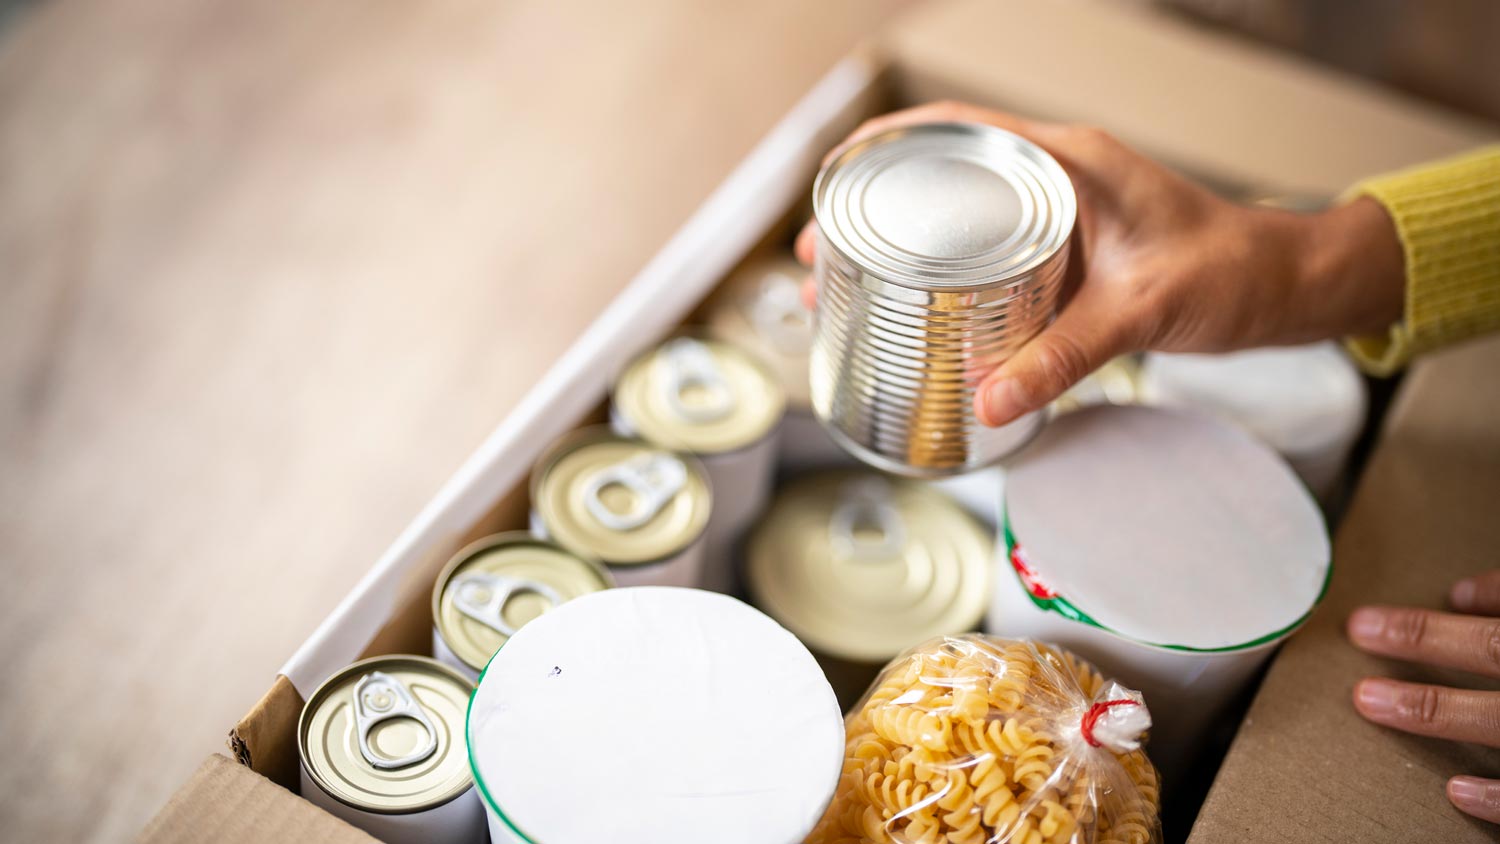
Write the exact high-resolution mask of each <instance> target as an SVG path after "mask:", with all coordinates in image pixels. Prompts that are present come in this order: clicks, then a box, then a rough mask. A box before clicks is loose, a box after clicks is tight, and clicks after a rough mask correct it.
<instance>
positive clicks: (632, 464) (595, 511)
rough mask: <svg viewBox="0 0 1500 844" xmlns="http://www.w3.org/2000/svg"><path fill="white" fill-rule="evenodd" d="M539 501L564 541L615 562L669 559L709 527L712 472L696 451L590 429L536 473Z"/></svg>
mask: <svg viewBox="0 0 1500 844" xmlns="http://www.w3.org/2000/svg"><path fill="white" fill-rule="evenodd" d="M531 506H532V507H533V508H534V509H535V510H536V513H537V516H538V517H539V518H540V519H541V522H542V524H543V526H545V527H546V530H547V534H548V535H549V536H550V537H551V538H552V539H553V540H555V541H556V542H557V543H558V544H559V545H561V546H563V547H564V548H567V549H569V550H571V551H573V552H575V553H578V554H582V555H584V556H589V557H595V558H597V559H600V560H603V561H604V562H606V563H608V564H610V565H637V564H642V563H654V562H658V561H661V560H665V559H668V558H670V557H672V556H673V555H675V554H677V553H678V552H680V551H682V550H683V549H685V548H687V547H688V546H689V545H691V544H692V543H693V542H694V541H696V540H697V539H698V537H699V536H701V535H702V534H703V530H704V528H706V527H707V526H708V516H709V511H710V506H711V496H710V493H709V485H708V475H707V473H706V472H705V471H704V469H703V464H702V463H699V462H698V460H697V458H695V457H693V456H692V455H690V454H683V453H681V452H674V451H669V450H667V449H664V448H661V447H658V446H654V445H650V444H648V443H645V442H642V441H641V440H635V439H627V438H624V437H619V436H616V435H614V434H612V433H610V432H609V431H608V429H605V428H590V429H585V430H583V431H579V432H576V433H574V434H573V435H570V436H568V437H564V438H563V439H562V440H561V441H560V442H558V443H557V444H556V445H554V446H553V448H552V450H551V451H550V452H549V453H548V456H547V457H545V458H543V460H542V463H541V464H540V465H539V467H538V468H537V470H536V471H535V472H533V473H532V489H531Z"/></svg>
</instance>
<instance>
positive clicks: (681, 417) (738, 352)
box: [614, 336, 786, 454]
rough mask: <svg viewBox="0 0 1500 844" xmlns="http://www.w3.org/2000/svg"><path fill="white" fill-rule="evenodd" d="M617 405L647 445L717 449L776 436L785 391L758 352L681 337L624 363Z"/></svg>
mask: <svg viewBox="0 0 1500 844" xmlns="http://www.w3.org/2000/svg"><path fill="white" fill-rule="evenodd" d="M614 406H615V411H616V412H617V414H618V415H619V417H620V419H621V421H623V422H624V423H625V425H626V427H628V428H629V429H630V432H631V433H633V434H635V435H637V436H639V437H641V438H642V439H644V440H647V441H648V442H653V443H656V444H657V445H662V446H666V447H667V448H675V449H680V450H682V451H691V452H693V453H695V454H718V453H721V452H725V451H735V450H738V449H741V448H745V447H746V446H749V445H753V444H755V443H757V442H759V441H760V440H761V439H762V438H764V437H765V436H766V435H767V434H769V433H771V430H772V429H773V428H775V427H776V424H777V423H778V422H780V421H781V416H782V413H783V411H784V410H785V409H786V394H785V392H784V391H783V390H782V389H781V385H780V383H778V382H777V380H776V378H775V377H774V376H773V375H772V374H771V372H770V370H769V369H768V368H767V367H766V365H765V364H763V363H761V361H760V360H759V359H757V358H756V357H755V356H754V355H751V354H749V353H747V352H745V351H744V350H742V349H739V348H737V347H735V346H732V345H730V344H729V343H725V342H723V341H721V340H710V339H700V338H697V337H690V336H682V337H674V338H672V339H671V340H668V341H667V342H665V343H663V344H662V345H660V346H658V347H656V348H655V349H652V350H651V351H648V352H646V353H645V354H643V355H641V356H639V357H637V358H636V359H635V360H633V361H631V362H630V364H629V365H628V366H626V367H625V372H624V374H622V375H621V376H620V381H619V383H618V384H616V385H615V394H614Z"/></svg>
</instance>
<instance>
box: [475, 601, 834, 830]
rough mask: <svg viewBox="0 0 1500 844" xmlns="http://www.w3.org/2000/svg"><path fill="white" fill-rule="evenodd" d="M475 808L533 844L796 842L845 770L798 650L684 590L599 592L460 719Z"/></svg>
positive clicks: (825, 709)
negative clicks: (479, 797)
mask: <svg viewBox="0 0 1500 844" xmlns="http://www.w3.org/2000/svg"><path fill="white" fill-rule="evenodd" d="M468 736H469V752H470V754H471V756H472V759H473V764H474V770H475V773H476V775H477V776H476V778H477V780H478V782H479V785H480V789H481V791H482V792H483V793H484V794H485V797H486V800H487V802H489V803H490V807H491V810H492V811H494V810H495V809H497V808H498V809H499V811H500V812H501V813H503V817H504V819H505V820H506V821H508V822H509V823H510V824H511V826H513V827H514V828H515V829H517V830H519V831H520V832H521V833H522V834H523V835H525V836H526V837H527V838H529V839H530V840H532V841H539V842H545V844H583V843H584V842H588V844H594V842H599V841H610V842H615V844H674V842H682V843H683V844H689V842H691V843H692V844H699V842H702V841H705V840H712V841H715V842H746V844H749V842H755V843H756V844H764V843H765V842H797V841H801V840H802V839H803V838H804V837H805V836H806V835H807V834H808V832H810V831H811V830H812V828H813V826H814V825H815V824H816V823H817V821H818V819H819V817H820V816H821V815H822V813H823V810H824V809H825V808H826V807H827V804H828V801H829V799H830V798H831V797H832V795H833V790H834V787H835V786H836V785H837V782H838V777H839V772H840V769H841V766H842V763H843V750H844V723H843V717H842V714H841V713H840V711H839V706H838V702H837V701H836V700H835V698H834V695H833V690H832V688H830V686H829V685H828V681H827V679H826V678H825V677H824V676H823V672H822V670H821V669H820V668H819V667H818V665H817V663H816V662H815V661H814V660H813V657H812V655H811V654H810V653H808V651H807V648H805V647H803V645H802V643H800V642H798V641H797V639H796V638H795V637H793V636H792V634H791V633H788V632H787V631H786V630H785V629H783V628H782V627H781V626H780V625H778V624H777V623H776V622H774V621H772V620H771V619H770V618H769V617H767V616H766V615H764V614H762V613H761V612H760V611H758V610H755V609H753V608H751V607H750V606H748V605H746V604H744V603H741V602H740V601H737V600H735V599H734V598H730V597H727V596H724V595H719V594H716V593H713V592H704V591H699V590H696V589H677V588H670V587H639V588H632V589H610V590H607V591H604V592H596V593H593V594H591V595H585V596H583V597H581V598H577V599H575V600H573V601H570V602H568V603H566V604H563V605H562V606H560V607H558V608H557V609H555V610H553V611H551V612H549V613H547V614H545V615H543V616H541V617H539V618H537V619H535V620H534V621H532V622H531V623H529V624H527V625H526V626H525V627H523V628H521V630H520V631H518V632H517V633H516V635H515V636H513V637H511V639H510V640H509V641H508V642H506V644H505V646H504V647H503V648H501V649H500V652H499V653H498V654H496V656H495V658H494V659H493V660H492V661H491V662H490V665H489V667H488V668H487V669H486V670H485V673H484V675H483V676H482V677H481V678H480V683H479V688H478V690H477V691H476V692H475V695H474V699H473V702H472V703H471V705H470V711H469V723H468Z"/></svg>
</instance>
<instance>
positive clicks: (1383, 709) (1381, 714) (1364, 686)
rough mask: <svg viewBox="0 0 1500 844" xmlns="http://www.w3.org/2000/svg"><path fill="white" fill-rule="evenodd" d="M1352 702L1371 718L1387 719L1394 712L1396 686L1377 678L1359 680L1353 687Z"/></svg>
mask: <svg viewBox="0 0 1500 844" xmlns="http://www.w3.org/2000/svg"><path fill="white" fill-rule="evenodd" d="M1354 700H1355V702H1356V703H1357V704H1358V705H1359V709H1360V711H1361V712H1363V713H1364V714H1366V715H1368V716H1370V717H1372V718H1386V717H1389V716H1391V715H1393V714H1395V712H1396V684H1395V683H1392V682H1391V681H1390V680H1383V679H1381V678H1379V677H1371V678H1370V679H1367V680H1361V681H1359V685H1357V686H1355V687H1354Z"/></svg>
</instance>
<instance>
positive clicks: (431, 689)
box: [297, 656, 474, 814]
mask: <svg viewBox="0 0 1500 844" xmlns="http://www.w3.org/2000/svg"><path fill="white" fill-rule="evenodd" d="M473 691H474V684H473V683H470V682H469V680H468V678H466V677H464V676H463V675H462V674H459V673H458V672H457V671H455V670H453V669H452V668H450V667H448V666H446V665H443V664H442V663H440V662H438V661H436V660H433V659H428V658H427V657H424V656H382V657H375V658H373V659H366V660H362V661H360V662H356V663H354V664H353V665H351V666H349V667H348V668H345V669H344V670H342V671H340V672H338V673H337V674H335V675H333V676H332V677H330V678H328V680H327V681H325V682H324V683H323V685H322V686H319V687H318V690H317V691H315V692H313V694H312V697H311V698H309V699H308V701H307V705H306V706H304V707H302V716H301V717H300V718H299V719H298V722H297V749H298V751H299V752H300V753H301V755H302V766H303V768H305V769H306V770H307V773H308V774H309V775H310V776H311V777H312V779H313V781H314V782H316V783H317V784H318V785H319V786H320V787H321V788H322V789H323V790H324V791H326V792H327V793H328V794H329V795H330V796H332V797H333V798H334V799H336V800H338V801H340V802H342V803H346V804H348V805H350V806H353V807H354V808H356V809H361V810H363V811H366V812H378V813H381V814H407V813H411V812H420V811H423V810H426V809H430V808H432V807H434V806H440V805H442V804H444V803H446V802H448V801H449V800H452V799H453V798H455V797H457V796H459V795H460V794H463V793H464V792H465V791H468V790H469V788H470V787H471V786H472V785H473V780H472V777H471V775H470V773H469V754H468V749H467V745H466V744H465V742H464V737H463V733H464V718H465V715H466V712H467V709H468V705H469V695H470V694H472V693H473Z"/></svg>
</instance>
